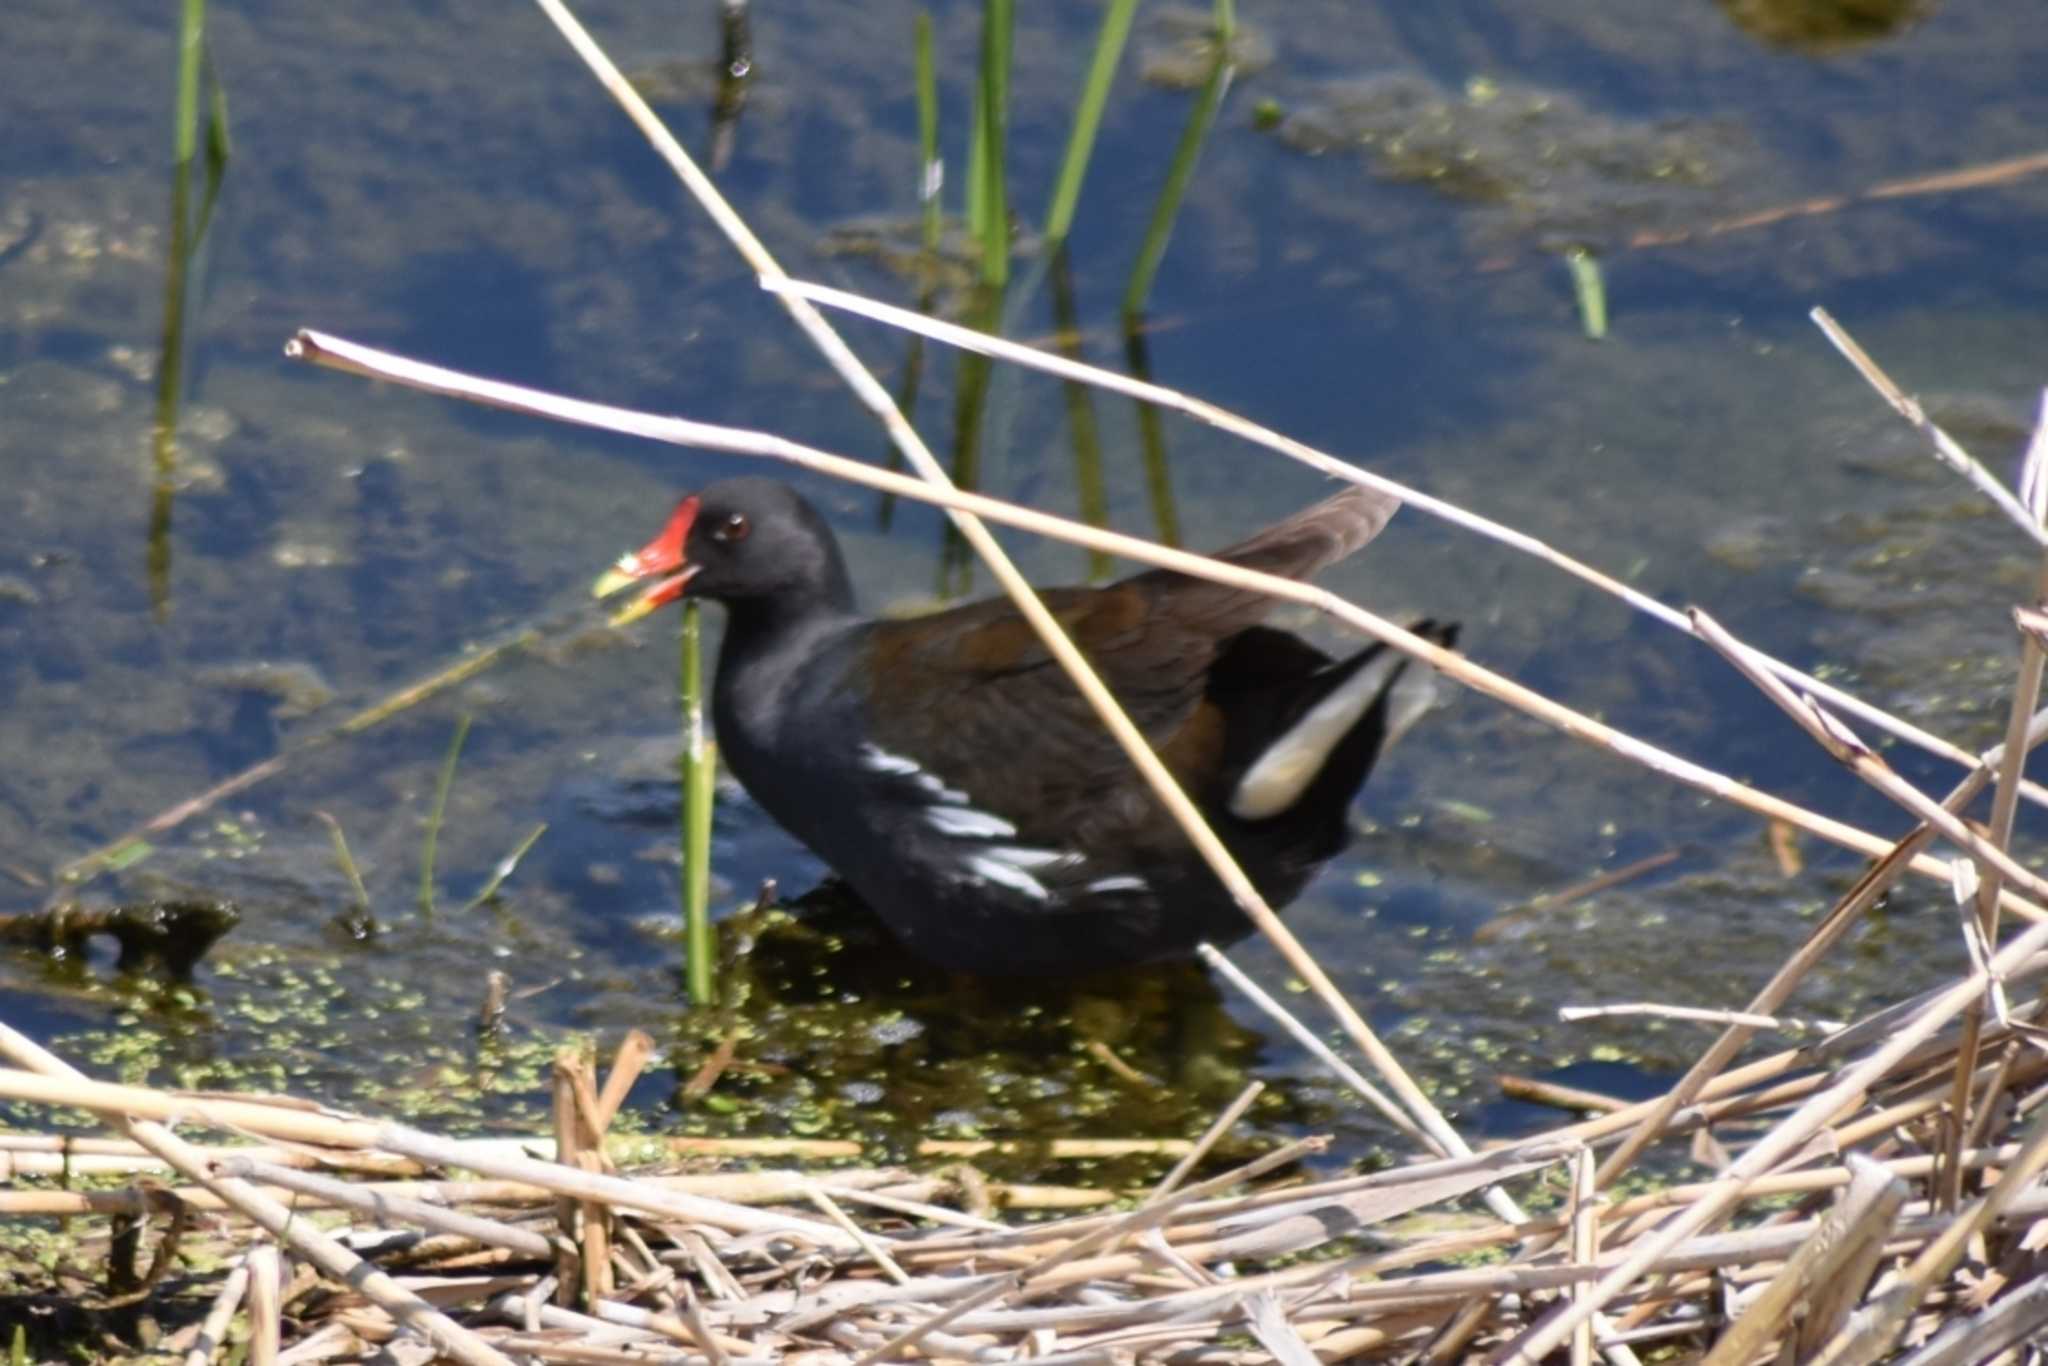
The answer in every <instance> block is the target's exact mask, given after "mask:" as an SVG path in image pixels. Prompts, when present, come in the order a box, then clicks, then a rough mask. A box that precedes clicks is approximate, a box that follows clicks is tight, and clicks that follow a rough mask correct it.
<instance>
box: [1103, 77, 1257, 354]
mask: <svg viewBox="0 0 2048 1366" xmlns="http://www.w3.org/2000/svg"><path fill="white" fill-rule="evenodd" d="M1233 70H1235V68H1234V67H1232V65H1231V63H1230V44H1229V42H1228V40H1227V39H1219V41H1218V46H1217V49H1216V64H1215V66H1213V67H1211V68H1210V70H1209V79H1208V80H1207V81H1206V82H1204V83H1203V85H1202V93H1201V95H1200V96H1199V97H1197V99H1196V100H1195V107H1194V109H1193V110H1191V111H1190V112H1189V114H1188V123H1187V127H1186V128H1184V129H1182V130H1181V135H1180V145H1179V146H1178V147H1176V148H1174V152H1173V165H1172V166H1171V167H1170V168H1169V169H1168V171H1167V174H1166V184H1165V185H1164V186H1162V187H1161V188H1160V191H1159V201H1158V202H1157V203H1156V204H1154V205H1153V206H1152V221H1151V223H1150V224H1149V225H1148V226H1147V227H1146V229H1145V244H1144V246H1143V247H1142V248H1141V249H1140V250H1139V252H1138V264H1137V265H1136V266H1134V267H1133V268H1132V270H1131V280H1130V283H1129V284H1128V285H1126V286H1125V288H1124V317H1125V318H1127V319H1129V318H1135V317H1137V316H1138V315H1139V314H1140V313H1142V312H1144V311H1145V300H1146V299H1147V298H1149V297H1150V296H1151V294H1152V281H1153V277H1154V276H1156V275H1157V274H1158V273H1159V263H1160V261H1161V260H1163V259H1164V258H1165V256H1166V244H1167V242H1168V240H1169V239H1171V238H1172V236H1173V222H1174V219H1176V218H1178V217H1179V216H1180V206H1181V200H1182V199H1184V198H1185V197H1186V195H1187V190H1188V182H1189V181H1191V180H1193V179H1194V175H1195V163H1196V162H1198V161H1200V160H1201V157H1202V144H1203V143H1204V142H1206V141H1207V140H1208V137H1209V129H1210V127H1211V126H1212V125H1213V124H1214V123H1215V122H1216V111H1217V110H1218V109H1220V108H1222V107H1223V95H1224V92H1225V91H1227V90H1229V89H1230V77H1231V73H1232V71H1233Z"/></svg>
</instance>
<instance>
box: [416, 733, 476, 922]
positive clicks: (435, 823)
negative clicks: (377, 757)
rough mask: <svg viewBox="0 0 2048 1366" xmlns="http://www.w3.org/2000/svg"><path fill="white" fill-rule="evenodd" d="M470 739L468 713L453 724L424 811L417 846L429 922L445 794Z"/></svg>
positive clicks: (424, 909) (422, 897)
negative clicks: (422, 834)
mask: <svg viewBox="0 0 2048 1366" xmlns="http://www.w3.org/2000/svg"><path fill="white" fill-rule="evenodd" d="M468 738H469V713H468V712H464V713H463V714H462V716H461V718H460V719H459V720H457V721H456V723H455V735H454V737H453V738H452V739H450V740H449V741H448V757H447V758H446V759H444V760H442V761H441V777H440V779H439V781H437V782H436V783H435V784H434V805H433V808H432V809H431V810H429V811H428V812H427V834H426V839H425V841H424V842H423V843H422V844H421V846H420V910H421V911H422V912H424V913H425V915H426V916H427V918H428V919H429V920H431V919H433V916H434V854H435V850H436V846H437V845H439V843H440V841H441V818H442V817H443V816H444V815H446V814H447V811H448V791H449V789H450V788H452V787H454V786H455V765H456V762H457V761H458V760H459V759H461V757H462V742H463V741H464V740H466V739H468Z"/></svg>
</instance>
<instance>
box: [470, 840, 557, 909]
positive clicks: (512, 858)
mask: <svg viewBox="0 0 2048 1366" xmlns="http://www.w3.org/2000/svg"><path fill="white" fill-rule="evenodd" d="M547 832H548V823H547V822H546V821H542V822H541V823H540V824H539V825H536V826H534V827H533V829H531V830H529V831H527V832H526V837H525V838H524V839H522V840H520V841H519V843H517V844H515V845H513V846H512V852H511V853H509V854H507V855H505V857H503V858H501V859H499V860H498V862H497V864H496V865H495V866H493V867H492V869H491V875H490V877H488V878H486V879H485V880H484V885H483V886H481V887H479V888H477V889H476V895H475V896H473V897H471V898H470V899H469V900H468V901H466V902H464V903H463V904H462V909H463V911H464V913H467V912H470V911H473V910H475V909H476V908H477V907H479V906H481V905H483V904H484V903H485V902H486V901H489V900H490V899H491V898H492V897H494V896H496V895H497V894H498V889H499V888H500V887H502V886H504V885H505V879H506V878H508V877H511V876H512V874H513V873H515V872H517V871H518V869H519V861H520V860H521V859H523V858H525V857H526V854H527V851H528V850H529V849H532V848H533V846H534V845H535V844H536V843H538V842H539V840H540V837H541V836H542V835H545V834H546V833H547Z"/></svg>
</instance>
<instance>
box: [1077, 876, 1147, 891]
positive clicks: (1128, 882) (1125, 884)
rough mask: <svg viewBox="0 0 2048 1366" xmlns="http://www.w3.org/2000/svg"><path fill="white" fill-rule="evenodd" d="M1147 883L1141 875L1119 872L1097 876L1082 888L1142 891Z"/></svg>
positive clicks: (1088, 889)
mask: <svg viewBox="0 0 2048 1366" xmlns="http://www.w3.org/2000/svg"><path fill="white" fill-rule="evenodd" d="M1149 885H1150V884H1149V883H1147V882H1146V881H1145V879H1143V878H1141V877H1133V876H1131V875H1130V874H1129V873H1119V874H1118V875H1117V876H1115V877H1099V878H1097V879H1095V881H1093V882H1091V883H1089V884H1088V885H1087V886H1086V887H1084V888H1083V889H1082V890H1083V891H1088V892H1142V891H1144V890H1146V888H1147V887H1148V886H1149Z"/></svg>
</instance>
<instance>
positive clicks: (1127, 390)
mask: <svg viewBox="0 0 2048 1366" xmlns="http://www.w3.org/2000/svg"><path fill="white" fill-rule="evenodd" d="M761 287H762V288H763V289H765V290H767V291H769V292H770V293H772V294H776V295H778V296H783V297H788V296H795V297H798V298H802V299H805V300H808V301H810V302H812V303H820V304H824V305H826V306H828V307H831V308H837V309H840V310H843V311H845V312H848V313H853V314H856V315H858V316H860V317H864V318H868V319H871V320H873V321H875V322H880V323H886V324H887V325H889V326H891V327H897V328H902V329H903V330H905V331H908V332H914V333H916V334H918V335H919V336H924V337H930V338H931V339H932V340H934V341H939V342H943V343H945V344H946V345H948V346H953V347H958V348H959V349H961V350H963V351H972V352H975V353H976V354H979V355H984V356H989V357H992V358H994V359H997V360H1004V361H1009V362H1011V363H1013V364H1016V365H1022V366H1025V367H1027V368H1029V369H1033V370H1039V371H1043V372H1044V373H1046V374H1050V375H1054V376H1056V377H1058V378H1061V379H1065V380H1069V381H1073V382H1076V383H1081V384H1089V385H1094V386H1095V387H1097V388H1101V389H1107V390H1109V391H1111V392H1113V393H1117V394H1123V395H1126V396H1128V397H1131V398H1135V399H1138V400H1140V401H1142V402H1146V403H1153V404H1157V405H1158V406H1160V407H1162V408H1169V409H1172V410H1173V411H1175V412H1179V413H1183V414H1185V415H1187V416H1188V417H1191V418H1194V419H1195V420H1196V421H1198V422H1203V423H1207V424H1208V425H1210V426H1212V427H1216V428H1219V429H1221V430H1223V431H1226V432H1229V433H1231V434H1232V435H1234V436H1238V437H1242V438H1243V439H1244V440H1246V441H1250V442H1252V443H1253V444H1255V445H1259V446H1263V447H1265V448H1266V449H1268V450H1271V451H1277V452H1278V453H1280V454H1281V455H1285V456H1287V457H1289V458H1290V459H1293V460H1296V461H1299V462H1300V463H1302V464H1304V465H1306V466H1308V467H1309V468H1310V469H1314V470H1320V471H1321V472H1322V473H1324V474H1327V475H1329V476H1331V477H1332V478H1336V479H1343V480H1347V481H1349V482H1351V483H1354V484H1359V485H1362V486H1364V487H1366V488H1369V489H1375V490H1377V491H1379V492H1381V493H1385V494H1387V495H1389V496H1391V497H1394V498H1399V499H1400V500H1401V501H1402V502H1404V503H1407V504H1409V505H1410V506H1412V507H1415V508H1417V509H1419V510H1420V511H1423V512H1426V513H1428V514H1430V515H1431V516H1433V517H1436V518H1439V519H1441V520H1443V521H1445V522H1449V523H1450V524H1451V525H1453V526H1457V527H1461V528H1463V529H1465V530H1467V531H1470V532H1472V533H1474V534H1475V535H1479V536H1483V537H1485V538H1486V539H1487V540H1490V541H1495V542H1498V543H1499V544H1501V545H1505V546H1508V547H1509V548H1511V549H1514V550H1519V551H1521V552H1522V553H1523V554H1526V555H1530V556H1533V557H1535V558H1536V559H1539V560H1542V561H1543V562H1544V563H1546V564H1549V565H1551V566H1552V567H1554V568H1556V569H1559V570H1562V571H1563V572H1564V573H1566V574H1569V575H1571V576H1572V577H1573V578H1575V579H1578V580H1580V581H1581V582H1583V583H1588V584H1591V585H1592V586H1593V587H1595V588H1598V589H1599V590H1600V591H1602V592H1603V593H1607V594H1609V595H1611V596H1613V597H1616V598H1619V599H1620V600H1621V601H1623V602H1625V603H1627V604H1628V605H1629V606H1630V607H1633V608H1634V609H1635V610H1637V611H1639V612H1642V613H1643V614H1644V615H1646V616H1649V617H1652V618H1654V619H1655V620H1657V621H1658V622H1661V623H1662V624H1664V625H1666V626H1669V627H1671V628H1672V629H1673V630H1676V631H1681V632H1683V633H1685V634H1687V635H1692V634H1694V632H1693V629H1692V624H1691V623H1690V622H1688V621H1687V620H1686V619H1685V616H1684V614H1682V613H1680V612H1677V611H1674V610H1673V609H1672V608H1670V607H1667V606H1665V605H1664V604H1663V603H1661V602H1659V601H1657V600H1656V599H1655V598H1653V597H1650V596H1649V595H1648V594H1646V593H1643V592H1641V591H1639V590H1637V589H1634V588H1631V587H1629V586H1628V585H1627V584H1625V583H1623V582H1621V581H1620V580H1619V579H1616V578H1614V577H1612V576H1611V575H1609V574H1606V573H1604V572H1602V571H1601V570H1598V569H1595V568H1593V567H1592V566H1591V565H1589V564H1586V563H1584V562H1583V561H1581V560H1576V559H1573V558H1572V557H1571V556H1569V555H1566V554H1565V553H1564V552H1563V551H1561V550H1558V549H1557V548H1556V547H1554V546H1552V545H1550V544H1549V543H1547V542H1545V541H1542V540H1539V539H1537V538H1536V537H1534V536H1530V535H1528V534H1527V533H1525V532H1521V531H1517V530H1515V529H1514V528H1513V527H1510V526H1506V525H1503V524H1502V523H1500V522H1496V521H1493V520H1492V519H1490V518H1487V517H1483V516H1480V515H1479V514H1477V513H1474V512H1469V511H1467V510H1466V509H1464V508H1461V507H1459V506H1458V505H1457V504H1455V503H1449V502H1446V501H1444V500H1443V499H1441V498H1437V497H1433V496H1432V495H1430V494H1427V493H1423V492H1421V491H1420V490H1418V489H1414V488H1410V487H1409V486H1408V485H1406V484H1403V483H1401V482H1399V481H1398V480H1394V479H1389V478H1387V477H1386V476H1385V475H1381V474H1376V473H1374V472H1372V471H1371V470H1367V469H1363V468H1361V467H1359V466H1357V465H1354V464H1351V463H1349V462H1348V461H1344V460H1340V459H1338V458H1337V457H1336V456H1333V455H1329V454H1327V453H1325V452H1323V451H1319V450H1317V449H1315V448H1314V447H1312V446H1307V445H1304V444H1303V443H1301V442H1299V441H1296V440H1294V439H1293V438H1292V437H1288V436H1284V435H1282V434H1281V433H1279V432H1276V431H1273V430H1272V429H1271V428H1268V427H1264V426H1261V425H1260V424H1258V423H1256V422H1253V421H1251V420H1249V419H1247V418H1244V417H1240V416H1238V415H1237V414H1235V413H1232V412H1230V411H1228V410H1226V409H1223V408H1219V407H1217V406H1216V405H1214V404H1212V403H1209V402H1206V401H1204V400H1202V399H1199V398H1195V397H1193V396H1192V395H1189V394H1184V393H1182V392H1180V391H1179V390H1176V389H1169V388H1166V387H1165V386H1163V385H1158V384H1152V383H1148V382H1146V381H1144V380H1137V379H1132V378H1131V377H1129V376H1127V375H1120V374H1118V373H1116V372H1115V371H1113V370H1104V369H1101V368H1099V367H1096V366H1092V365H1087V364H1084V363H1082V362H1080V361H1075V360H1071V359H1069V358H1067V357H1065V356H1060V355H1056V354H1054V353H1052V352H1048V351H1042V350H1039V349H1038V348H1036V347H1031V346H1025V345H1023V344H1021V343H1018V342H1013V341H1008V340H1006V339H1004V338H1001V337H996V336H991V335H990V334H988V333H986V332H977V331H975V330H974V329H972V328H967V327H962V326H960V325H959V324H957V323H949V322H943V321H941V320H939V319H936V318H930V317H927V316H925V315H924V314H922V313H916V312H912V311H911V310H909V309H907V308H898V307H895V306H894V305H891V304H885V303H881V302H879V301H877V300H874V299H869V298H866V297H864V296H862V295H859V294H854V293H851V292H849V291H847V290H842V289H834V288H832V287H831V286H829V285H819V284H812V283H811V282H809V281H805V280H792V279H789V278H787V277H784V276H780V275H770V274H767V273H765V272H764V273H763V274H762V276H761ZM1965 458H1966V459H1967V457H1965ZM1972 463H1974V462H1972ZM1987 477H1988V476H1987ZM2007 497H2008V498H2009V497H2010V495H2007ZM1770 666H1771V669H1772V671H1773V672H1774V673H1776V674H1777V675H1778V676H1779V677H1780V678H1782V679H1784V680H1785V681H1786V682H1787V683H1791V684H1794V685H1795V686H1797V687H1799V688H1802V689H1804V690H1806V691H1808V692H1811V693H1812V694H1814V696H1816V697H1820V698H1822V699H1824V700H1826V701H1828V702H1830V703H1832V704H1834V705H1835V706H1838V707H1840V708H1842V709H1843V710H1844V711H1847V712H1849V713H1851V714H1852V715H1854V716H1857V717H1859V718H1860V719H1862V720H1864V721H1866V722H1868V723H1870V724H1871V725H1874V726H1877V727H1878V728H1880V729H1881V730H1884V731H1886V732H1887V733H1889V734H1892V735H1896V736H1898V737H1899V738H1900V739H1902V740H1905V741H1907V742H1908V743H1910V744H1912V745H1915V746H1917V747H1919V748H1921V749H1924V750H1926V751H1927V752H1928V753H1930V754H1935V755H1939V756H1940V757H1941V758H1944V759H1947V760H1949V761H1950V762H1952V763H1955V764H1959V765H1961V766H1962V767H1964V768H1977V767H1979V766H1980V765H1981V764H1983V763H1984V762H1985V761H1984V759H1983V758H1982V757H1981V756H1978V755H1973V754H1971V753H1969V752H1968V751H1967V750H1964V749H1961V748H1959V747H1957V746H1955V745H1953V744H1950V743H1949V742H1948V741H1946V740H1944V739H1942V738H1941V737H1940V736H1938V735H1934V734H1932V733H1931V732H1929V731H1926V730H1923V729H1922V728H1920V727H1918V726H1915V725H1914V724H1912V723H1911V722H1910V721H1906V720H1904V719H1902V718H1900V717H1897V716H1894V715H1892V714H1891V713H1890V712H1887V711H1885V710H1883V709H1882V708H1879V707H1875V706H1872V705H1871V704H1870V703H1868V702H1865V701H1863V700H1862V699H1861V698H1858V697H1856V696H1854V695H1853V694H1850V693H1847V692H1844V691H1842V690H1841V689H1839V688H1836V687H1835V686H1834V685H1832V684H1830V683H1827V682H1825V681H1824V680H1822V679H1819V678H1815V677H1814V676H1813V675H1811V674H1808V673H1805V672H1804V671H1802V670H1800V669H1797V668H1795V667H1793V666H1792V665H1790V664H1788V663H1785V662H1784V661H1783V660H1778V659H1772V660H1770ZM2025 794H2026V796H2027V798H2028V799H2029V800H2031V801H2034V802H2036V803H2039V804H2042V805H2048V789H2044V788H2041V787H2040V786H2038V785H2036V784H2033V783H2028V784H2027V785H2026V788H2025Z"/></svg>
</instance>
